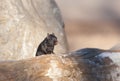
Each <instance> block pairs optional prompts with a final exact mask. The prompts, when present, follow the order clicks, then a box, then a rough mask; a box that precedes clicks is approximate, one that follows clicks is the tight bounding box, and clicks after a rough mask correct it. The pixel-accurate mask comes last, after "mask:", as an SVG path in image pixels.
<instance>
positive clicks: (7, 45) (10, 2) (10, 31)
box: [0, 0, 66, 60]
mask: <svg viewBox="0 0 120 81" xmlns="http://www.w3.org/2000/svg"><path fill="white" fill-rule="evenodd" d="M63 25H64V22H63V20H62V18H61V15H60V10H59V8H58V7H57V5H56V3H55V1H54V0H0V59H1V60H11V59H14V60H19V59H25V58H30V57H34V56H35V53H36V50H37V47H38V45H39V44H40V43H41V41H42V40H43V39H44V38H45V37H46V35H47V33H52V32H53V33H55V34H56V36H57V37H58V41H59V45H57V46H56V47H55V53H61V52H63V53H64V52H66V40H65V34H64V29H63V27H62V26H63Z"/></svg>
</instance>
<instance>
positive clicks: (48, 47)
mask: <svg viewBox="0 0 120 81" xmlns="http://www.w3.org/2000/svg"><path fill="white" fill-rule="evenodd" d="M57 42H58V41H57V37H56V36H55V35H54V33H53V34H48V35H47V37H46V38H45V39H44V40H43V41H42V42H41V43H40V45H39V47H38V49H37V52H36V56H39V55H45V54H52V53H53V54H54V52H53V50H54V46H55V45H56V43H57Z"/></svg>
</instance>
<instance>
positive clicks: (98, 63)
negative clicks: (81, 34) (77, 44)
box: [0, 49, 120, 81]
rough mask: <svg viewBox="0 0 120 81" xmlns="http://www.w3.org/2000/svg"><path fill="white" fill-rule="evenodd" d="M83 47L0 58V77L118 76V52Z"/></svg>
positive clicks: (2, 80) (105, 80)
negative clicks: (14, 58) (3, 59)
mask: <svg viewBox="0 0 120 81" xmlns="http://www.w3.org/2000/svg"><path fill="white" fill-rule="evenodd" d="M87 50H88V49H87ZM87 50H81V51H80V50H79V53H76V52H72V53H69V54H66V55H63V54H58V55H55V54H52V55H41V56H38V57H34V58H31V59H25V60H19V61H2V62H0V81H119V80H120V60H119V58H120V57H117V55H118V56H120V53H119V52H103V53H99V54H98V51H101V50H100V49H98V50H96V49H95V50H93V49H89V51H87ZM85 51H86V52H85ZM77 52H78V51H77ZM93 53H94V54H93ZM95 54H96V55H95ZM91 56H92V57H91ZM82 57H83V58H82Z"/></svg>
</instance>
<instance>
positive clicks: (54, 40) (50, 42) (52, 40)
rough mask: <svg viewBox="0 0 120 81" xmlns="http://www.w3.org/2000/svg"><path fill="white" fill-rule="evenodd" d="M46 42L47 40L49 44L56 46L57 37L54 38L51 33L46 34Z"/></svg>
mask: <svg viewBox="0 0 120 81" xmlns="http://www.w3.org/2000/svg"><path fill="white" fill-rule="evenodd" d="M47 40H48V42H49V44H52V45H57V43H58V40H57V37H56V36H55V34H54V33H52V34H49V33H48V34H47Z"/></svg>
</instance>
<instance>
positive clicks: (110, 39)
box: [56, 0, 120, 51]
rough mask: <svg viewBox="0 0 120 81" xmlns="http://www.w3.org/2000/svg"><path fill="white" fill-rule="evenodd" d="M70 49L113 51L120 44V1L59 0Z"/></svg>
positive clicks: (57, 0)
mask: <svg viewBox="0 0 120 81" xmlns="http://www.w3.org/2000/svg"><path fill="white" fill-rule="evenodd" d="M56 2H57V4H58V6H59V8H60V10H61V12H62V16H63V19H64V22H65V31H66V35H67V40H68V44H69V50H70V51H73V50H77V49H81V48H86V47H93V48H102V49H109V48H111V47H113V46H115V45H116V44H118V43H119V42H120V37H119V34H120V0H56Z"/></svg>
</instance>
